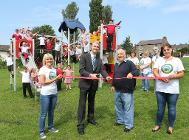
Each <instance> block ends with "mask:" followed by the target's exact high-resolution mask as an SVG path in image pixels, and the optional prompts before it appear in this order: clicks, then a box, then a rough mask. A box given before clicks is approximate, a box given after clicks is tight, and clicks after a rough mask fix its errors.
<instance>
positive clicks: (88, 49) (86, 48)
mask: <svg viewBox="0 0 189 140" xmlns="http://www.w3.org/2000/svg"><path fill="white" fill-rule="evenodd" d="M83 48H84V52H89V51H90V44H89V43H87V45H84V46H83Z"/></svg>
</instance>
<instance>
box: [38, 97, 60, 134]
mask: <svg viewBox="0 0 189 140" xmlns="http://www.w3.org/2000/svg"><path fill="white" fill-rule="evenodd" d="M56 102H57V95H56V94H53V95H40V106H41V110H40V117H39V132H40V133H42V132H45V119H46V116H47V113H48V129H51V128H52V127H54V126H53V120H54V109H55V106H56Z"/></svg>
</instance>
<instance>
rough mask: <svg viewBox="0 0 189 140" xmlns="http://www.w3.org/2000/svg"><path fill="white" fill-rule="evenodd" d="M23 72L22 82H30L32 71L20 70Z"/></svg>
mask: <svg viewBox="0 0 189 140" xmlns="http://www.w3.org/2000/svg"><path fill="white" fill-rule="evenodd" d="M20 73H21V74H22V83H30V73H29V72H25V71H20Z"/></svg>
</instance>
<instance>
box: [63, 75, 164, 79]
mask: <svg viewBox="0 0 189 140" xmlns="http://www.w3.org/2000/svg"><path fill="white" fill-rule="evenodd" d="M63 78H72V79H73V78H74V79H90V80H99V79H102V80H104V79H105V78H103V77H101V78H91V77H84V76H63ZM112 79H113V78H112ZM114 79H117V80H120V79H129V78H127V77H121V78H114ZM132 79H148V80H151V79H152V80H162V79H166V77H148V76H133V78H132Z"/></svg>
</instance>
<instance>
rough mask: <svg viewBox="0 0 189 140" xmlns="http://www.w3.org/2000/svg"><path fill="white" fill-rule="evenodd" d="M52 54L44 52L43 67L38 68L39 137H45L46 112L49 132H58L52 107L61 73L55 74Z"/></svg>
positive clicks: (54, 104)
mask: <svg viewBox="0 0 189 140" xmlns="http://www.w3.org/2000/svg"><path fill="white" fill-rule="evenodd" d="M53 62H54V60H53V56H52V55H51V54H48V53H47V54H45V55H44V57H43V67H41V68H40V70H39V83H40V84H41V85H42V87H41V92H40V106H41V111H40V117H39V132H40V138H42V139H44V138H46V135H45V119H46V116H47V113H48V130H49V131H50V132H54V133H56V132H58V130H57V129H55V128H54V124H53V122H54V109H55V106H56V102H57V85H56V80H58V79H61V78H62V75H61V74H60V75H58V76H56V69H55V68H54V67H53Z"/></svg>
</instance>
